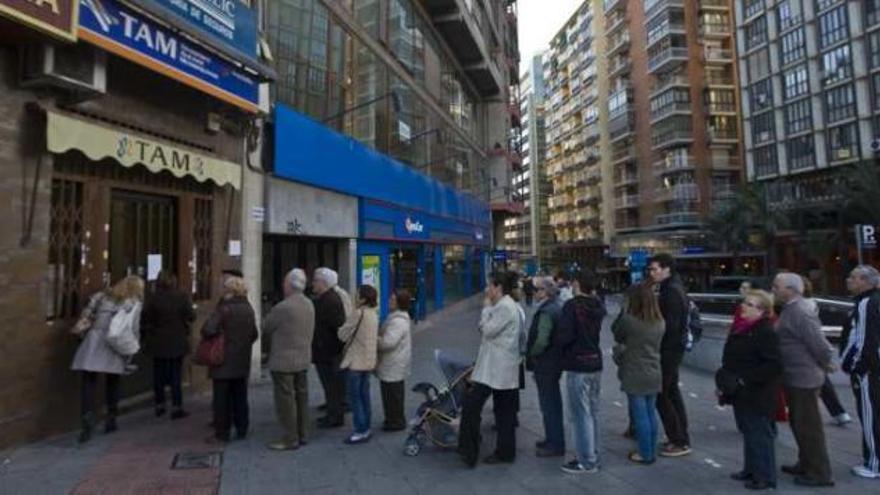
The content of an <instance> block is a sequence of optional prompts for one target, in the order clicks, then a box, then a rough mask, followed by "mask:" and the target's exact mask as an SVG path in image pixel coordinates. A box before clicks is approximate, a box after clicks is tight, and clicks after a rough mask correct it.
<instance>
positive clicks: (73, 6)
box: [0, 0, 79, 41]
mask: <svg viewBox="0 0 880 495" xmlns="http://www.w3.org/2000/svg"><path fill="white" fill-rule="evenodd" d="M78 13H79V0H0V16H4V17H9V18H11V19H12V20H14V21H17V22H20V23H22V24H25V25H27V26H30V27H32V28H34V29H37V30H40V31H43V32H44V33H46V34H49V35H52V36H55V37H56V38H61V39H63V40H65V41H76V27H77V16H78Z"/></svg>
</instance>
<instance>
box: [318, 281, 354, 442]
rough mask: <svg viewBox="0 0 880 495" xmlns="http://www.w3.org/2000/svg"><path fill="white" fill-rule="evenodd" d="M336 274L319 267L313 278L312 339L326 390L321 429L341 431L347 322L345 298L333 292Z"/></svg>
mask: <svg viewBox="0 0 880 495" xmlns="http://www.w3.org/2000/svg"><path fill="white" fill-rule="evenodd" d="M335 286H336V273H335V272H334V271H333V270H330V269H329V268H318V269H317V270H315V274H314V276H313V277H312V290H313V292H314V297H313V303H314V305H315V332H314V338H313V339H312V362H313V363H315V368H316V369H317V370H318V378H319V379H320V380H321V387H322V388H323V389H324V398H325V399H326V411H327V412H326V415H325V416H324V417H323V418H321V419H319V420H318V427H319V428H339V427H341V426H342V425H343V423H344V421H343V419H344V418H343V414H344V413H343V400H344V397H345V373H344V372H343V371H342V370H341V369H340V368H339V364H340V362H341V361H342V349H343V343H342V341H340V340H339V337H338V336H337V334H338V332H339V327H341V326H342V325H343V324H344V323H345V319H346V312H345V306H344V305H343V302H342V299H341V298H340V297H339V294H338V293H337V292H336V291H335V290H334V289H333V287H335Z"/></svg>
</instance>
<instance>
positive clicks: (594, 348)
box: [554, 294, 607, 373]
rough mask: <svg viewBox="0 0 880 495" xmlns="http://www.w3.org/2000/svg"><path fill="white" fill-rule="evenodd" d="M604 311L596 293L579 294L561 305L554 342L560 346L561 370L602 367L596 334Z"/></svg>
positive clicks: (596, 369)
mask: <svg viewBox="0 0 880 495" xmlns="http://www.w3.org/2000/svg"><path fill="white" fill-rule="evenodd" d="M606 314H607V311H606V310H605V304H603V303H602V300H601V299H599V298H598V297H596V296H588V295H584V294H580V295H577V296H575V297H574V298H573V299H572V300H570V301H568V302H567V303H565V305H564V306H562V313H561V315H560V317H559V324H558V325H559V326H558V328H557V329H556V334H555V337H554V341H555V342H554V345H555V346H557V347H558V348H559V349H561V352H560V354H561V356H560V366H561V368H562V370H563V371H573V372H576V373H595V372H597V371H602V350H601V349H600V348H599V334H600V333H601V332H602V320H603V319H604V318H605V315H606Z"/></svg>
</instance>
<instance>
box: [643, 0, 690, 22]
mask: <svg viewBox="0 0 880 495" xmlns="http://www.w3.org/2000/svg"><path fill="white" fill-rule="evenodd" d="M669 9H676V10H684V0H648V1H647V2H645V22H648V21H650V20H651V19H653V18H654V17H655V16H656V15H657V14H660V13H661V12H666V11H667V10H669Z"/></svg>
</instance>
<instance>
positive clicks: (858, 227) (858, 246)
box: [855, 224, 863, 265]
mask: <svg viewBox="0 0 880 495" xmlns="http://www.w3.org/2000/svg"><path fill="white" fill-rule="evenodd" d="M855 234H856V252H857V253H858V254H859V265H862V264H863V263H862V226H861V224H859V225H856V228H855Z"/></svg>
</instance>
